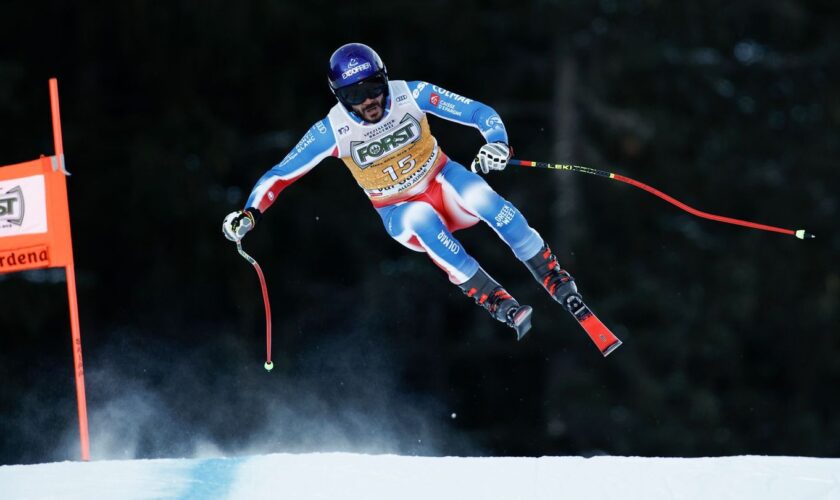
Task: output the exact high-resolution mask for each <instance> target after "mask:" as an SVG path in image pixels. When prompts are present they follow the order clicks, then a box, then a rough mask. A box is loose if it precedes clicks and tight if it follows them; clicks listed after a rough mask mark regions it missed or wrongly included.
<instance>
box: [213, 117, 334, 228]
mask: <svg viewBox="0 0 840 500" xmlns="http://www.w3.org/2000/svg"><path fill="white" fill-rule="evenodd" d="M337 152H338V148H336V143H335V135H333V133H332V129H331V128H330V127H329V119H328V118H325V119H324V120H321V121H319V122H318V123H316V124H315V125H313V126H312V127H311V128H310V129H309V131H307V132H306V135H304V136H303V138H302V139H301V140H300V141H299V142H298V143H297V145H296V146H295V147H294V148H292V150H291V151H289V154H287V155H286V157H285V158H283V161H281V162H280V163H278V164H277V165H275V166H273V167H271V169H269V170H268V172H266V173H265V174H263V176H262V177H260V179H259V180H258V181H257V184H256V185H255V186H254V189H252V190H251V195H250V196H248V201H246V202H245V208H244V209H243V210H237V211H234V212H231V213H229V214H228V215H227V217H225V220H224V222H223V223H222V233H223V234H224V235H225V237H226V238H227V239H229V240H231V241H239V240H241V239H242V238H243V237H244V236H245V234H247V233H248V231H250V230H251V229H253V228H254V226H256V224H257V221H258V220H259V219H260V217H262V213H263V212H265V211H266V210H267V209H268V207H270V206H271V205H272V203H274V200H276V199H277V195H278V194H280V191H282V190H284V189H285V188H286V187H287V186H289V185H290V184H292V183H293V182H295V181H296V180H298V179H300V178H301V177H303V175H304V174H306V173H307V172H309V171H310V170H312V169H313V168H315V166H316V165H318V164H319V163H321V160H323V159H324V158H326V157H327V156H335V155H336V154H337Z"/></svg>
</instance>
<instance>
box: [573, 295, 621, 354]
mask: <svg viewBox="0 0 840 500" xmlns="http://www.w3.org/2000/svg"><path fill="white" fill-rule="evenodd" d="M566 308H567V309H568V311H569V312H570V313H572V316H573V317H574V318H575V319H576V320H577V322H578V323H579V324H580V326H581V327H582V328H583V329H584V331H586V334H587V335H589V338H590V339H592V342H594V343H595V345H596V346H597V347H598V350H599V351H601V354H603V355H604V357H607V356H609V355H610V354H611V353H612V352H613V351H615V350H616V349H618V348H619V347H620V346H621V340H619V339H618V337H616V336H615V335H614V334H613V332H611V331H610V329H609V328H607V326H606V325H605V324H604V323H602V322H601V320H600V319H598V317H597V316H595V314H594V313H593V312H592V310H591V309H589V307H588V306H587V305H586V304H585V303H584V302H583V299H582V298H581V297H580V295H570V296H569V297H568V298H567V299H566Z"/></svg>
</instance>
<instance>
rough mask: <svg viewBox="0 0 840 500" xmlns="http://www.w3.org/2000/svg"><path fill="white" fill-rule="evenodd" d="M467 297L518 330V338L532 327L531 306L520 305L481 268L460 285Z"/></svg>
mask: <svg viewBox="0 0 840 500" xmlns="http://www.w3.org/2000/svg"><path fill="white" fill-rule="evenodd" d="M458 287H460V288H461V290H463V292H464V294H466V295H467V297H471V298H473V299H475V302H476V304H478V305H480V306H481V307H483V308H484V309H486V310H487V312H489V313H490V316H493V317H494V318H496V319H497V320H499V321H501V322H502V323H504V324H506V325H507V326H509V327H511V328H513V329H514V330H516V340H522V337H524V336H525V334H526V333H528V330H530V329H531V313H532V312H533V309H531V306H525V305H520V304H519V302H517V301H516V299H514V298H513V297H512V296H511V295H510V294H509V293H507V291H506V290H505V289H504V287H502V285H500V284H498V283H497V282H496V280H494V279H493V278H491V277H490V276H489V275H488V274H487V273H486V272H484V270H483V269H481V268H479V269H478V271H477V272H476V273H475V275H474V276H473V277H472V278H470V279H468V280H467V281H466V282H464V283H462V284H460V285H458Z"/></svg>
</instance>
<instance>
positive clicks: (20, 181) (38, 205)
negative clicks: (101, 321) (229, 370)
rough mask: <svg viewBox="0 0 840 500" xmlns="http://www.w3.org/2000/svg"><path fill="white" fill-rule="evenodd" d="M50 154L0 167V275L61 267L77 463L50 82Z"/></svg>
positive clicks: (67, 241)
mask: <svg viewBox="0 0 840 500" xmlns="http://www.w3.org/2000/svg"><path fill="white" fill-rule="evenodd" d="M50 104H51V110H52V126H53V141H54V143H55V156H49V157H44V156H42V157H41V158H39V159H37V160H33V161H29V162H25V163H18V164H15V165H8V166H4V167H0V274H2V273H10V272H16V271H24V270H28V269H39V268H48V267H63V268H64V269H65V274H66V281H67V296H68V301H69V305H70V331H71V336H72V342H73V364H74V368H75V370H74V372H75V378H76V402H77V405H78V413H79V434H80V442H81V457H82V460H89V459H90V440H89V435H88V421H87V403H86V400H85V378H84V367H83V364H82V337H81V331H80V328H79V310H78V309H79V308H78V302H77V298H76V271H75V267H74V264H73V245H72V241H71V237H70V210H69V206H68V203H67V183H66V176H68V175H70V174H69V173H68V172H67V170H66V169H65V166H64V146H63V144H62V139H61V117H60V114H59V106H58V82H57V80H56V79H55V78H51V79H50Z"/></svg>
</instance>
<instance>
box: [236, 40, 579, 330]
mask: <svg viewBox="0 0 840 500" xmlns="http://www.w3.org/2000/svg"><path fill="white" fill-rule="evenodd" d="M329 83H330V88H331V89H332V91H333V93H334V94H335V96H336V98H337V99H338V101H339V102H338V103H337V104H336V105H335V106H333V108H332V109H331V110H330V112H329V114H328V115H327V116H326V117H325V118H324V119H322V120H320V121H318V122H316V123H315V124H314V125H312V127H311V128H310V129H309V131H307V132H306V134H305V135H304V136H303V138H302V139H301V140H300V142H298V144H297V145H296V146H295V147H294V148H293V149H292V150H291V151H290V152H289V153H288V154H287V155H286V157H285V158H284V159H283V161H281V162H280V163H279V164H277V165H275V166H274V167H272V168H271V169H269V170H268V171H267V172H266V173H265V174H264V175H263V176H262V177H261V178H260V179H259V180H258V181H257V183H256V185H255V186H254V189H253V190H252V191H251V194H250V196H249V197H248V200H247V202H246V204H245V208H244V209H243V210H238V211H235V212H232V213H230V214H229V215H228V216H227V217H226V218H225V220H224V223H223V226H222V229H223V233H224V234H225V236H226V237H227V238H228V239H230V240H232V241H239V240H240V239H241V238H242V237H243V236H245V234H246V233H247V232H248V231H250V230H251V229H253V228H254V226H255V225H256V223H257V222H258V221H259V219H260V217H261V216H262V214H263V213H264V212H265V211H266V209H268V207H269V206H271V205H272V204H273V203H274V201H275V200H276V199H277V196H278V195H279V194H280V192H281V191H282V190H283V189H285V188H286V187H287V186H289V185H290V184H292V183H293V182H294V181H296V180H297V179H299V178H300V177H302V176H303V175H304V174H306V173H307V172H309V171H310V170H312V169H313V168H314V167H315V166H316V165H318V164H319V163H320V162H321V160H323V159H324V158H326V157H328V156H334V157H338V158H340V159H341V160H343V162H344V164H345V165H346V166H347V168H348V169H349V170H350V172H351V173H352V174H353V177H354V178H355V179H356V182H357V183H358V184H359V186H360V187H361V188H362V190H364V192H365V194H366V195H367V196H368V198H370V201H371V203H372V204H373V206H374V208H375V209H376V211H377V212H378V213H379V215H380V217H381V218H382V221H383V223H384V225H385V228H386V230H387V231H388V234H389V235H391V237H392V238H394V239H395V240H397V241H398V242H400V243H401V244H403V245H404V246H406V247H408V248H410V249H412V250H416V251H419V252H425V253H426V254H428V256H429V257H430V258H431V259H432V261H433V262H434V263H435V264H437V265H438V266H439V267H440V268H441V269H443V270H444V271H445V272H446V273H447V274H448V275H449V280H450V281H451V282H452V283H454V284H455V285H457V286H459V287H460V288H461V289H462V290H463V292H464V293H465V294H467V295H468V296H469V297H472V298H473V299H475V301H476V303H478V304H480V305H481V306H482V307H484V308H485V309H486V310H487V311H488V312H489V313H490V314H491V315H492V316H493V317H494V318H495V319H497V320H499V321H501V322H503V323H505V324H507V325H508V326H510V327H512V328H514V329H515V330H516V334H517V339H521V338H522V337H523V336H524V335H525V333H527V331H528V330H529V329H530V326H531V313H532V310H531V307H530V306H527V305H520V304H519V303H518V302H517V301H516V300H515V299H514V298H513V297H512V296H511V295H510V294H509V293H508V292H507V291H506V290H505V289H504V288H503V287H502V286H501V285H500V284H499V283H497V282H496V281H495V280H494V279H493V278H491V277H490V276H489V275H488V274H487V273H486V272H485V271H484V270H483V269H482V268H481V267H480V266H479V264H478V262H476V260H475V259H474V258H473V257H471V256H470V255H469V254H468V253H467V252H466V250H465V249H464V247H463V245H461V243H460V242H459V241H458V240H457V239H456V238H455V236H453V234H452V233H453V232H454V231H456V230H458V229H463V228H467V227H470V226H472V225H474V224H476V223H477V222H478V221H483V222H484V223H486V224H488V225H489V226H490V227H491V228H493V230H494V231H495V232H496V234H498V236H499V237H500V238H501V239H502V240H503V241H504V242H505V243H506V244H507V245H508V246H509V247H510V248H511V250H512V251H513V254H514V255H515V256H516V258H517V259H519V260H520V261H522V262H523V263H524V264H525V265H526V266H527V267H528V269H529V270H530V271H531V273H532V274H533V275H534V277H535V278H536V279H537V280H538V281H539V282H540V283H541V284H542V285H543V287H544V288H545V289H546V291H548V292H549V293H550V294H551V296H552V297H553V298H554V299H555V300H557V301H558V302H560V303H561V304H564V305H565V304H566V300H567V299H568V298H570V297H573V296H576V295H577V289H576V287H575V284H574V280H573V279H572V277H571V276H570V275H569V273H567V272H566V271H564V270H562V269H561V268H560V266H559V265H558V263H557V259H556V258H555V257H554V255H553V254H552V253H551V250H550V249H549V248H548V246H547V245H546V243H545V242H544V241H543V239H542V238H541V237H540V235H539V234H538V233H537V232H536V231H535V230H534V229H532V228H531V227H530V226H529V225H528V223H527V222H526V220H525V217H523V215H522V214H521V213H520V212H519V210H517V208H516V207H515V206H513V205H512V204H511V203H510V202H508V201H506V200H505V199H504V198H502V197H501V196H499V195H498V194H497V193H496V192H495V191H494V190H493V189H492V188H491V187H490V186H489V185H488V184H487V182H485V181H484V179H483V178H481V176H479V175H478V174H477V172H479V171H480V172H481V173H483V174H487V173H489V172H490V170H502V169H504V168H505V166H506V165H507V161H508V159H509V158H510V148H509V146H508V135H507V132H506V130H505V126H504V124H503V123H502V120H501V118H499V115H498V114H497V113H496V112H495V111H494V110H493V109H492V108H491V107H489V106H487V105H485V104H482V103H480V102H478V101H475V100H472V99H468V98H466V97H464V96H461V95H459V94H456V93H454V92H450V91H448V90H445V89H443V88H441V87H438V86H437V85H433V84H429V83H426V82H423V81H409V82H407V81H402V80H389V79H388V75H387V71H386V69H385V65H384V64H383V63H382V60H381V59H380V58H379V56H378V55H377V54H376V52H374V51H373V49H371V48H370V47H368V46H366V45H363V44H358V43H351V44H347V45H344V46H342V47H340V48H339V49H338V50H336V51H335V53H334V54H333V56H332V57H331V58H330V69H329ZM428 114H432V115H434V116H437V117H439V118H443V119H445V120H449V121H453V122H456V123H460V124H462V125H469V126H472V127H475V128H477V129H478V130H479V131H480V132H481V135H482V136H484V139H485V140H486V141H487V144H485V145H484V146H482V147H481V149H480V150H479V151H478V154H477V156H476V158H475V159H474V160H473V162H472V164H471V170H468V169H466V168H464V166H463V165H461V164H460V163H458V162H455V161H453V160H452V159H450V158H449V157H447V156H446V154H445V153H444V152H443V151H442V150H441V148H440V146H439V145H438V143H437V140H436V139H435V137H434V136H433V135H432V134H431V132H430V130H429V122H428V117H427V115H428Z"/></svg>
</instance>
